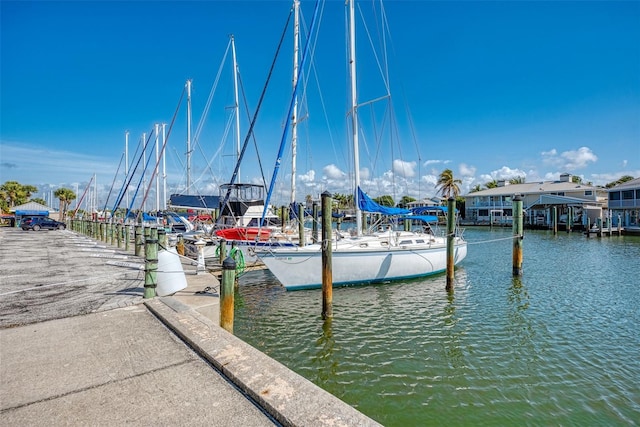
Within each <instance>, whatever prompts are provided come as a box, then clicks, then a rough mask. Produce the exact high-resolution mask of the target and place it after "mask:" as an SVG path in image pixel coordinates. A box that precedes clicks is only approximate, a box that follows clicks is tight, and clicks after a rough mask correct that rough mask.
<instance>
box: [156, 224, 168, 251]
mask: <svg viewBox="0 0 640 427" xmlns="http://www.w3.org/2000/svg"><path fill="white" fill-rule="evenodd" d="M158 246H159V247H160V248H162V249H168V248H169V245H168V243H167V231H166V230H165V229H164V227H160V228H158Z"/></svg>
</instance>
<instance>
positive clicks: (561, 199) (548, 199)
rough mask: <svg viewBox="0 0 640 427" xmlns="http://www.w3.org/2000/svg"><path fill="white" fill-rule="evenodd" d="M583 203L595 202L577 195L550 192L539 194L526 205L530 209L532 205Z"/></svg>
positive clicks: (581, 204) (582, 204) (580, 204)
mask: <svg viewBox="0 0 640 427" xmlns="http://www.w3.org/2000/svg"><path fill="white" fill-rule="evenodd" d="M585 204H597V203H596V202H595V201H591V200H585V199H579V198H577V197H565V196H556V195H551V194H541V195H540V197H539V198H538V200H536V201H535V202H534V203H532V204H531V205H529V206H527V207H526V208H527V209H530V208H531V207H533V206H551V205H567V206H572V205H574V206H584V205H585Z"/></svg>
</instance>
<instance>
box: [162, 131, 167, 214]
mask: <svg viewBox="0 0 640 427" xmlns="http://www.w3.org/2000/svg"><path fill="white" fill-rule="evenodd" d="M166 128H167V124H166V123H163V124H162V146H163V147H165V148H164V149H163V150H162V209H163V210H165V211H166V210H167V150H166V144H167V143H166V141H167V133H166Z"/></svg>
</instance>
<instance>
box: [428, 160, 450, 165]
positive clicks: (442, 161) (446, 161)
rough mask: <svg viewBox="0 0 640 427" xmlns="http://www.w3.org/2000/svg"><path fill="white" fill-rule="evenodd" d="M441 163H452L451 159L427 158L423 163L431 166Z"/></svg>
mask: <svg viewBox="0 0 640 427" xmlns="http://www.w3.org/2000/svg"><path fill="white" fill-rule="evenodd" d="M440 163H442V164H443V165H446V164H448V163H451V160H427V161H426V162H424V163H423V164H422V165H423V166H429V165H437V164H440Z"/></svg>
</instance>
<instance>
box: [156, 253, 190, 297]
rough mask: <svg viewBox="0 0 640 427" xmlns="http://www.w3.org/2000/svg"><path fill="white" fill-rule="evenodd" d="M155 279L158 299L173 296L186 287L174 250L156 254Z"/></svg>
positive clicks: (178, 257)
mask: <svg viewBox="0 0 640 427" xmlns="http://www.w3.org/2000/svg"><path fill="white" fill-rule="evenodd" d="M157 278H158V285H157V287H156V294H157V295H158V296H160V297H164V296H167V295H172V294H175V293H176V292H178V291H181V290H182V289H184V288H186V287H187V277H186V276H185V275H184V270H183V269H182V263H181V262H180V256H179V255H178V253H177V252H176V251H175V248H171V249H169V250H161V251H159V252H158V273H157Z"/></svg>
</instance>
